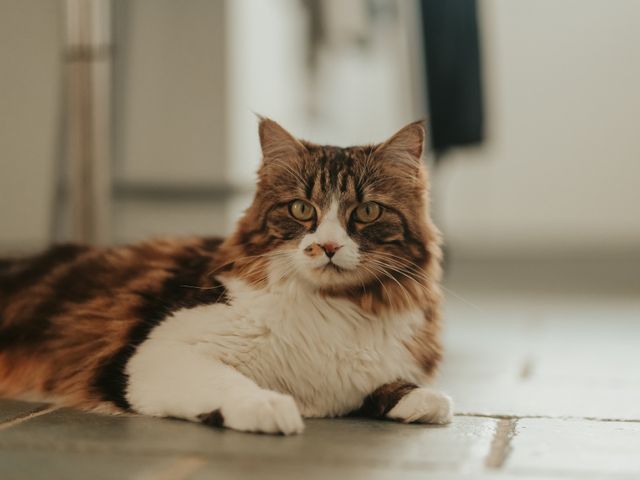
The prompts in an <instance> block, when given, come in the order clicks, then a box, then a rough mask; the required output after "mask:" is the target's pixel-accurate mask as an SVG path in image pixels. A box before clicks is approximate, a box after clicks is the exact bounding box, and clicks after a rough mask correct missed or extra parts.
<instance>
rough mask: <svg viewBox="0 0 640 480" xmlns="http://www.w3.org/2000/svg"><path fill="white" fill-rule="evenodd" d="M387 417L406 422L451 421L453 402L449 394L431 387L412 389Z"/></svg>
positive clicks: (439, 422) (437, 422) (440, 422)
mask: <svg viewBox="0 0 640 480" xmlns="http://www.w3.org/2000/svg"><path fill="white" fill-rule="evenodd" d="M387 417H389V418H391V419H393V420H397V421H399V422H404V423H414V422H418V423H436V424H440V425H443V424H445V423H449V422H451V418H452V417H453V402H452V401H451V398H449V397H448V396H447V395H445V394H443V393H440V392H437V391H435V390H431V389H430V388H416V389H415V390H412V391H411V392H409V393H408V394H406V395H405V396H404V397H402V398H401V399H400V401H399V402H398V403H397V404H396V406H395V407H393V408H392V409H391V411H389V413H387Z"/></svg>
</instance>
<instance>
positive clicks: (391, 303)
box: [0, 119, 441, 412]
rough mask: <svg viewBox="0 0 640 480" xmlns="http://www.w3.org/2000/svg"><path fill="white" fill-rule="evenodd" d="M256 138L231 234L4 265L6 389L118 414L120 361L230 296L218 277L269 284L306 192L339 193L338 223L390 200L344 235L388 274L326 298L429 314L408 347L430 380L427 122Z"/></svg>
mask: <svg viewBox="0 0 640 480" xmlns="http://www.w3.org/2000/svg"><path fill="white" fill-rule="evenodd" d="M260 137H261V143H262V147H263V154H264V162H263V165H262V167H261V168H260V171H259V182H258V188H257V192H256V196H255V199H254V202H253V204H252V205H251V206H250V207H249V209H248V210H247V211H246V213H245V215H244V217H243V218H242V219H241V220H240V222H239V224H238V227H237V229H236V231H235V232H234V233H233V234H232V235H231V236H230V237H229V238H227V239H226V240H222V239H215V238H190V239H179V240H155V241H151V242H146V243H142V244H139V245H133V246H120V247H113V248H94V247H89V246H79V245H61V246H57V247H53V248H51V249H50V250H49V251H47V252H45V253H43V254H40V255H37V256H34V257H31V258H26V259H17V260H0V395H5V396H11V397H23V398H24V397H27V398H30V397H32V398H35V397H38V398H39V397H49V398H51V397H53V398H56V399H58V401H60V402H61V403H64V404H68V405H76V406H80V407H84V408H87V409H94V410H101V411H106V412H122V411H126V410H127V409H128V407H129V405H128V403H127V401H126V400H125V399H124V393H123V392H124V390H125V388H126V382H127V378H126V374H125V373H124V369H125V366H126V362H127V360H128V359H129V358H130V357H131V355H132V354H133V352H135V349H136V347H137V346H138V345H139V344H140V343H141V342H142V341H144V339H145V338H146V336H147V335H148V334H149V332H150V331H151V329H153V327H154V326H156V325H158V324H159V323H160V322H162V321H163V319H164V318H165V317H166V316H167V315H169V314H170V313H172V312H175V311H177V310H179V309H181V308H192V307H194V306H197V305H203V304H210V303H220V302H227V303H228V302H229V301H230V300H229V299H228V298H227V296H226V291H225V288H224V286H223V285H222V284H221V283H220V282H219V281H218V280H216V275H218V274H222V273H224V275H226V276H237V277H242V278H244V279H245V280H246V281H247V282H248V283H251V284H253V285H255V286H256V287H259V286H261V285H263V284H264V283H265V282H266V281H267V278H266V277H267V275H266V266H267V259H266V258H265V257H264V255H265V254H266V253H268V252H273V251H277V250H278V249H281V248H284V247H291V246H292V245H296V244H297V242H298V240H299V238H300V236H301V235H303V234H304V233H305V232H306V231H308V230H310V229H314V228H315V226H316V225H315V224H316V223H317V221H318V219H314V220H311V221H309V222H307V223H305V222H299V221H297V220H294V219H293V218H292V217H291V215H290V214H289V211H288V204H289V202H291V201H292V200H295V199H298V198H300V199H305V200H307V201H309V202H311V203H313V204H315V205H317V207H319V208H320V209H321V210H322V209H323V208H325V207H327V206H328V202H329V200H330V198H331V196H330V195H328V194H327V193H328V192H331V194H332V195H335V196H337V197H338V198H339V199H340V204H341V205H342V206H343V207H342V208H344V211H343V212H341V213H343V214H344V216H345V218H349V212H350V211H351V210H350V209H352V208H355V206H357V204H358V203H359V202H361V201H362V199H363V198H370V197H371V196H373V197H375V199H376V201H378V202H379V203H381V204H383V205H385V208H384V211H383V214H382V216H381V218H380V219H379V220H378V221H376V222H374V223H373V224H358V223H355V222H349V224H348V225H347V229H348V231H349V233H350V235H351V236H352V237H353V238H354V239H355V240H356V241H357V243H358V244H359V245H360V247H361V249H362V250H363V251H364V252H370V253H371V254H372V255H375V254H378V257H377V258H378V259H379V260H380V259H386V260H387V261H388V262H389V264H390V265H392V266H394V267H395V268H391V269H390V270H389V274H388V275H379V276H378V278H375V277H373V276H371V277H369V278H366V279H364V280H363V279H362V278H359V279H358V281H349V282H346V281H345V283H344V284H341V283H333V284H327V285H326V286H325V287H323V288H322V289H321V290H322V294H323V295H326V296H335V297H341V298H345V299H348V300H350V301H352V302H354V303H356V304H358V305H359V306H360V307H361V308H362V309H364V310H366V311H369V312H374V313H378V312H381V311H384V310H390V311H396V312H400V311H403V310H406V309H411V308H415V307H419V308H421V309H423V310H424V312H425V316H426V318H427V322H426V323H425V327H424V329H423V331H421V332H420V333H419V334H418V335H417V336H416V337H415V338H414V339H413V341H412V342H411V343H410V344H409V345H407V347H408V348H409V350H410V351H411V352H412V354H413V355H414V356H415V358H416V359H418V360H419V362H420V363H421V365H423V367H424V370H425V372H427V373H428V374H432V373H433V372H434V371H435V368H436V366H437V364H438V362H439V360H440V357H441V350H440V344H439V341H438V329H439V315H440V314H439V304H440V290H439V287H438V280H439V278H440V255H441V253H440V246H439V245H440V237H439V233H438V230H437V229H436V228H435V227H434V226H433V224H432V223H431V222H430V221H429V220H427V221H426V222H425V220H424V219H427V218H428V212H427V211H425V209H424V205H425V198H426V195H427V193H428V192H427V191H426V189H427V178H426V171H425V168H424V166H423V165H422V163H421V161H420V156H421V153H422V144H423V141H424V131H423V129H422V126H421V125H420V124H418V123H415V124H411V125H409V126H407V127H405V129H403V130H402V131H401V132H399V133H398V134H396V136H395V137H392V139H390V140H389V141H387V142H385V143H384V144H381V145H370V146H359V147H349V148H338V147H332V146H320V145H315V144H312V143H309V142H306V141H299V140H296V139H294V138H293V137H291V136H290V135H289V134H288V133H287V132H286V131H284V130H283V129H282V128H281V127H279V125H277V124H276V123H275V122H272V121H270V120H267V119H263V120H262V121H261V123H260ZM363 258H366V255H365V256H364V257H363ZM212 321H215V319H212Z"/></svg>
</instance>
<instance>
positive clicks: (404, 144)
mask: <svg viewBox="0 0 640 480" xmlns="http://www.w3.org/2000/svg"><path fill="white" fill-rule="evenodd" d="M423 123H424V122H422V121H417V122H413V123H410V124H409V125H407V126H406V127H403V128H401V129H400V130H399V131H398V132H396V133H395V134H394V135H393V136H392V137H391V138H390V139H389V140H387V141H386V142H384V143H382V144H380V145H379V146H378V147H377V148H376V150H375V156H376V157H381V158H385V159H386V160H388V161H396V162H401V163H409V164H414V165H419V164H421V162H422V152H423V150H424V139H425V131H424V126H423Z"/></svg>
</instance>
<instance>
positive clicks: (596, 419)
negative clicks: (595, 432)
mask: <svg viewBox="0 0 640 480" xmlns="http://www.w3.org/2000/svg"><path fill="white" fill-rule="evenodd" d="M454 416H456V417H478V418H493V419H496V420H528V419H532V420H536V419H542V420H585V421H588V422H620V423H640V419H629V418H604V417H577V416H572V415H558V416H553V415H505V414H500V413H495V414H491V413H473V412H460V413H456V414H454Z"/></svg>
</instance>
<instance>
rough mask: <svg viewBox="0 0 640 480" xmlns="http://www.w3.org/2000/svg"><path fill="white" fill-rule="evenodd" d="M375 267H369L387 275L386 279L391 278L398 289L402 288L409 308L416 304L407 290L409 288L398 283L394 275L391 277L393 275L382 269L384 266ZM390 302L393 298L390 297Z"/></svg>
mask: <svg viewBox="0 0 640 480" xmlns="http://www.w3.org/2000/svg"><path fill="white" fill-rule="evenodd" d="M374 265H377V264H374ZM374 265H369V266H370V267H372V268H373V269H374V270H376V271H377V272H379V273H382V274H383V275H385V276H386V277H388V278H390V279H391V280H393V281H394V282H395V283H396V284H397V285H398V287H399V288H400V291H401V292H402V293H403V295H404V296H405V299H406V300H407V306H409V305H411V304H412V303H414V302H413V300H412V299H411V295H410V293H409V291H408V290H407V288H406V287H405V286H404V285H402V284H401V283H400V282H399V281H398V279H396V278H395V277H394V276H393V275H391V274H390V273H389V272H388V271H387V270H386V268H384V267H382V266H381V265H382V264H380V265H378V266H374ZM389 300H391V297H389Z"/></svg>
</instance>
